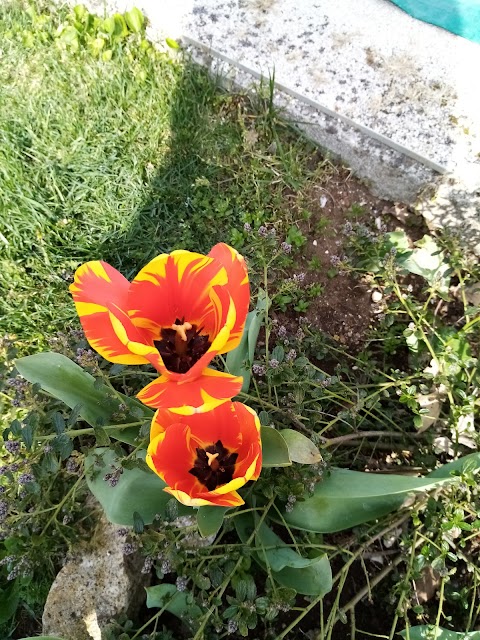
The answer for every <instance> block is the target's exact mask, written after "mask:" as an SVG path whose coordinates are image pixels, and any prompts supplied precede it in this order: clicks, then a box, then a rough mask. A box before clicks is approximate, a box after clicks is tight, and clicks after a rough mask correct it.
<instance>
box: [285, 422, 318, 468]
mask: <svg viewBox="0 0 480 640" xmlns="http://www.w3.org/2000/svg"><path fill="white" fill-rule="evenodd" d="M280 434H281V435H282V438H283V439H284V440H285V442H286V443H287V447H288V453H289V455H290V458H291V459H292V461H293V462H300V463H301V464H316V463H317V462H320V461H321V460H322V456H321V454H320V451H319V450H318V449H317V447H316V446H315V445H314V444H313V442H312V441H311V440H310V438H307V436H304V435H303V434H301V433H299V432H298V431H294V430H293V429H282V430H281V431H280Z"/></svg>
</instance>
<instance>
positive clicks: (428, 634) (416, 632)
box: [398, 625, 480, 640]
mask: <svg viewBox="0 0 480 640" xmlns="http://www.w3.org/2000/svg"><path fill="white" fill-rule="evenodd" d="M408 631H409V635H408V637H409V638H410V640H480V631H469V632H467V631H447V629H442V628H441V627H435V626H433V625H422V626H418V627H410V629H409V630H408ZM398 635H400V636H402V637H403V638H406V637H407V635H406V631H400V632H399V634H398Z"/></svg>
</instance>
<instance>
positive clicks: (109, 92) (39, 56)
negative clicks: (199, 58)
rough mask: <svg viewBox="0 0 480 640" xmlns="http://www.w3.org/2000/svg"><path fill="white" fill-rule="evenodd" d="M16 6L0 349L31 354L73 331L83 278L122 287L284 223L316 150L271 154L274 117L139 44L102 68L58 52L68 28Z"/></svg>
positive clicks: (2, 110) (3, 65)
mask: <svg viewBox="0 0 480 640" xmlns="http://www.w3.org/2000/svg"><path fill="white" fill-rule="evenodd" d="M25 6H26V5H24V4H23V3H21V2H18V1H17V2H9V3H7V4H3V5H2V6H1V7H0V41H1V43H2V50H3V54H2V56H1V58H0V86H1V87H2V89H1V92H2V99H1V100H0V212H1V213H0V220H1V225H0V231H1V233H2V236H1V237H0V287H1V289H2V291H3V292H5V293H4V295H3V296H2V300H1V302H0V317H1V318H2V319H1V320H0V335H1V334H3V333H8V334H10V335H15V336H16V337H17V338H18V339H19V341H20V342H21V343H23V345H24V347H25V348H28V349H31V348H32V345H33V343H39V344H43V343H44V339H45V337H46V336H48V335H50V334H52V333H53V332H55V331H57V330H59V329H62V328H63V327H65V325H66V324H68V323H70V322H71V321H74V322H76V320H75V319H74V318H75V314H74V310H73V305H72V304H71V302H70V300H69V296H68V293H67V290H68V279H69V277H70V276H71V274H72V272H73V271H74V270H75V268H76V267H77V266H78V264H80V263H81V262H84V261H86V260H91V259H103V260H106V261H108V262H110V263H111V264H113V265H114V266H115V267H116V268H118V269H120V270H121V271H122V272H123V273H124V274H125V275H126V276H127V277H131V276H132V275H134V274H135V272H136V271H137V270H138V269H139V268H140V267H141V266H142V265H143V264H145V263H146V261H148V260H149V259H150V258H152V257H153V256H155V255H156V254H157V253H160V252H162V251H171V250H173V249H174V248H178V247H184V248H187V249H195V250H200V251H206V250H208V249H209V248H210V247H211V246H212V245H213V244H214V243H215V242H218V241H220V240H222V241H232V242H236V243H237V244H238V243H241V241H242V236H241V233H238V232H237V233H234V234H233V235H232V230H233V229H235V228H237V229H240V230H241V229H242V227H243V224H244V222H245V221H249V222H256V223H257V224H258V223H260V222H263V221H265V220H269V219H275V218H279V217H282V216H283V215H285V214H284V213H282V209H284V207H285V205H284V200H283V192H284V189H285V187H286V186H288V187H290V188H292V187H293V188H298V187H300V186H301V184H302V182H303V181H304V180H305V179H306V178H307V176H308V174H309V171H308V170H307V160H308V158H309V156H311V148H310V147H309V146H308V145H306V144H305V143H304V142H301V141H300V142H299V141H296V140H294V139H292V141H290V140H289V139H288V138H287V139H286V138H285V136H283V140H284V142H283V143H282V144H281V145H277V152H276V153H275V154H272V153H271V152H269V151H268V147H269V145H270V144H271V142H272V140H273V139H278V136H277V132H276V129H275V126H276V125H275V123H272V118H271V115H272V114H271V112H265V114H264V115H262V113H261V112H258V111H257V112H254V111H252V109H251V105H250V104H249V101H248V100H246V99H243V98H242V99H237V98H235V97H231V96H227V95H225V94H222V93H220V92H219V91H218V90H217V86H216V83H215V80H214V79H212V78H210V77H209V76H208V75H207V74H206V73H205V72H204V71H203V70H201V69H200V68H198V67H196V66H194V65H192V64H190V63H189V62H188V60H183V59H182V58H181V57H180V58H176V59H173V58H172V56H171V55H169V54H168V53H159V52H154V51H153V50H152V49H150V50H149V52H148V53H146V54H144V53H143V52H142V49H141V47H142V46H143V45H142V38H141V36H140V35H139V34H137V35H132V36H131V38H129V39H126V41H125V43H121V44H119V45H117V46H116V47H115V49H114V55H113V58H112V60H110V61H108V62H105V61H103V60H101V59H99V58H98V57H96V56H94V55H93V54H92V53H91V51H90V50H89V48H88V47H86V46H80V48H79V49H78V51H71V50H69V49H65V47H61V46H59V41H58V40H57V39H56V38H55V32H56V29H57V26H58V25H59V24H62V23H65V21H66V20H67V19H68V18H67V17H66V16H67V14H65V13H62V12H61V11H58V12H53V13H52V12H51V11H49V10H46V9H43V12H42V11H41V7H40V9H39V6H38V3H37V4H36V5H35V6H36V8H37V13H36V15H33V13H32V12H30V14H29V13H28V12H26V11H25ZM29 6H32V5H29ZM32 16H33V17H32ZM268 116H270V118H269V117H268ZM278 126H279V127H280V126H281V125H278ZM252 136H253V140H254V142H253V143H252ZM285 140H286V141H285Z"/></svg>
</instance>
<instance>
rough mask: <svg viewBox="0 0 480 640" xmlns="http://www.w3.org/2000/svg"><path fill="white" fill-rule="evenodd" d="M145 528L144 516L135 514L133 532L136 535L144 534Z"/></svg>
mask: <svg viewBox="0 0 480 640" xmlns="http://www.w3.org/2000/svg"><path fill="white" fill-rule="evenodd" d="M144 528H145V523H144V522H143V518H142V516H141V515H140V514H139V513H138V511H134V512H133V530H134V531H135V533H143V530H144Z"/></svg>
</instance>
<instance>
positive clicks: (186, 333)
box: [70, 244, 250, 415]
mask: <svg viewBox="0 0 480 640" xmlns="http://www.w3.org/2000/svg"><path fill="white" fill-rule="evenodd" d="M70 291H71V293H72V296H73V299H74V302H75V306H76V309H77V313H78V315H79V316H80V321H81V323H82V326H83V329H84V331H85V335H86V337H87V340H88V342H89V343H90V345H91V347H92V348H93V349H95V350H96V351H98V353H100V355H102V356H103V357H104V358H105V359H106V360H109V361H110V362H116V363H119V364H146V363H150V364H152V365H153V366H154V367H155V369H157V371H158V372H159V373H160V374H161V375H160V377H159V378H158V379H156V380H154V381H153V382H151V383H150V384H149V385H147V386H146V387H145V388H144V389H142V391H140V393H139V394H138V398H139V399H140V400H141V401H142V402H144V403H145V404H147V405H149V406H151V407H154V408H166V409H170V410H171V411H174V412H176V413H179V414H184V415H189V414H192V413H196V412H204V411H209V410H211V409H212V408H214V407H216V406H218V405H219V404H221V403H222V402H225V401H226V400H229V399H230V398H232V397H233V396H235V395H236V394H237V393H238V392H239V391H240V388H241V385H242V378H239V377H236V376H232V375H229V374H227V373H222V372H220V371H216V370H213V369H207V366H208V364H209V363H210V361H211V360H212V358H213V357H214V356H216V355H217V354H219V353H227V352H228V351H230V350H232V349H234V348H235V347H236V346H237V345H238V344H239V342H240V339H241V337H242V333H243V328H244V326H245V319H246V316H247V313H248V305H249V301H250V289H249V282H248V275H247V269H246V265H245V261H244V259H243V257H242V256H241V255H240V254H239V253H238V252H237V251H235V249H232V248H231V247H229V246H228V245H226V244H217V245H215V246H214V247H213V249H212V250H211V251H210V253H209V254H208V255H207V256H204V255H201V254H199V253H191V252H190V251H173V252H172V253H170V254H162V255H159V256H157V257H156V258H154V259H153V260H152V261H151V262H149V263H148V264H147V265H146V266H145V267H144V268H143V269H142V270H141V271H140V272H139V273H138V275H137V276H136V277H135V278H134V280H133V281H132V283H130V282H129V281H128V280H127V279H126V278H124V277H123V276H122V275H121V273H119V272H118V271H117V270H116V269H114V268H113V267H111V266H110V265H109V264H107V263H106V262H101V261H93V262H87V263H86V264H83V265H82V266H81V267H79V268H78V269H77V271H76V273H75V279H74V282H73V284H72V285H71V286H70Z"/></svg>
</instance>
